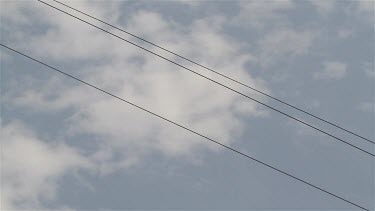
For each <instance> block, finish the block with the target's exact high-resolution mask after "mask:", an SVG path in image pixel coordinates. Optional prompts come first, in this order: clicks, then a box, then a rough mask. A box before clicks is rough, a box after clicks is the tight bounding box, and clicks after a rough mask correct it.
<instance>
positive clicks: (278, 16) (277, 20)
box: [233, 0, 294, 28]
mask: <svg viewBox="0 0 375 211" xmlns="http://www.w3.org/2000/svg"><path fill="white" fill-rule="evenodd" d="M239 7H240V12H239V14H238V15H236V16H235V17H234V18H233V24H240V25H241V26H242V27H245V28H246V27H256V28H264V27H268V26H269V25H270V24H271V25H272V26H273V25H279V24H285V21H286V19H285V17H284V14H283V13H284V12H285V11H288V10H291V9H293V8H294V3H293V1H290V0H283V1H239Z"/></svg>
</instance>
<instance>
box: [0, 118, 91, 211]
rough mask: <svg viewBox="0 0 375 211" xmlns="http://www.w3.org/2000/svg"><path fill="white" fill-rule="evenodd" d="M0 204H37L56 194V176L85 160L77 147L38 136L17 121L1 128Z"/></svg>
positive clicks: (12, 206)
mask: <svg viewBox="0 0 375 211" xmlns="http://www.w3.org/2000/svg"><path fill="white" fill-rule="evenodd" d="M1 147H2V156H1V158H2V160H1V163H2V166H1V170H2V177H3V178H2V181H3V183H2V185H3V186H2V187H1V193H2V203H3V204H2V205H1V206H2V208H3V209H4V210H5V209H30V208H38V207H39V206H40V203H41V201H42V200H53V199H54V198H55V194H56V189H57V186H58V180H59V178H61V177H62V176H63V175H65V174H67V173H68V172H69V173H72V171H74V170H77V169H80V168H88V167H89V166H90V162H88V161H87V160H86V159H85V158H84V157H83V156H82V155H80V154H79V153H78V152H77V151H76V150H74V149H72V148H70V147H68V146H66V145H64V144H57V143H56V142H54V141H53V140H49V141H45V140H41V139H39V138H38V137H36V136H35V134H33V132H32V131H30V130H28V129H26V128H25V127H24V126H23V125H21V124H19V123H11V124H7V125H5V126H3V127H2V128H1Z"/></svg>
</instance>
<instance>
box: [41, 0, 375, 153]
mask: <svg viewBox="0 0 375 211" xmlns="http://www.w3.org/2000/svg"><path fill="white" fill-rule="evenodd" d="M37 1H39V2H41V3H43V4H45V5H47V6H49V7H52V8H54V9H56V10H58V11H60V12H62V13H65V14H67V15H69V16H71V17H73V18H75V19H77V20H80V21H82V22H84V23H86V24H88V25H90V26H93V27H95V28H97V29H99V30H101V31H103V32H105V33H108V34H110V35H112V36H114V37H116V38H118V39H121V40H123V41H125V42H127V43H129V44H131V45H133V46H135V47H138V48H140V49H142V50H144V51H146V52H148V53H151V54H153V55H155V56H157V57H159V58H162V59H164V60H166V61H168V62H170V63H172V64H175V65H177V66H179V67H181V68H183V69H185V70H188V71H190V72H192V73H194V74H196V75H198V76H200V77H203V78H205V79H207V80H209V81H211V82H214V83H216V84H218V85H220V86H222V87H224V88H226V89H229V90H231V91H233V92H235V93H237V94H239V95H242V96H243V97H246V98H248V99H250V100H252V101H254V102H257V103H259V104H261V105H263V106H265V107H267V108H269V109H272V110H274V111H276V112H278V113H280V114H283V115H284V116H286V117H289V118H291V119H293V120H295V121H297V122H299V123H301V124H304V125H306V126H308V127H310V128H313V129H315V130H317V131H319V132H321V133H324V134H326V135H328V136H330V137H332V138H334V139H336V140H338V141H341V142H343V143H345V144H347V145H349V146H351V147H354V148H356V149H358V150H360V151H362V152H364V153H366V154H368V155H371V156H373V157H375V154H373V153H370V152H367V151H365V150H363V149H361V148H359V147H357V146H355V145H353V144H351V143H349V142H347V141H344V140H343V139H341V138H339V137H337V136H334V135H332V134H330V133H328V132H325V131H323V130H321V129H319V128H317V127H315V126H313V125H311V124H309V123H306V122H304V121H302V120H300V119H297V118H296V117H293V116H291V115H289V114H287V113H285V112H283V111H280V110H278V109H276V108H274V107H272V106H269V105H267V104H265V103H263V102H261V101H258V100H256V99H254V98H252V97H250V96H248V95H246V94H243V93H242V92H239V91H237V90H235V89H232V88H230V87H228V86H226V85H224V84H222V83H220V82H217V81H215V80H213V79H211V78H208V77H206V76H204V75H202V74H200V73H198V72H196V71H194V70H192V69H189V68H187V67H185V66H183V65H181V64H179V63H176V62H174V61H172V60H170V59H168V58H166V57H163V56H161V55H159V54H157V53H155V52H153V51H150V50H148V49H146V48H144V47H142V46H140V45H137V44H135V43H133V42H131V41H129V40H126V39H124V38H122V37H120V36H118V35H115V34H113V33H111V32H109V31H107V30H105V29H103V28H100V27H98V26H96V25H94V24H92V23H89V22H87V21H85V20H83V19H81V18H78V17H77V16H74V15H72V14H70V13H68V12H65V11H63V10H61V9H59V8H57V7H54V6H52V5H50V4H48V3H46V2H44V1H41V0H37Z"/></svg>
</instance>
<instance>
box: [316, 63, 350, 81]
mask: <svg viewBox="0 0 375 211" xmlns="http://www.w3.org/2000/svg"><path fill="white" fill-rule="evenodd" d="M346 73H347V65H346V64H344V63H342V62H325V63H324V64H323V69H321V70H319V71H317V72H315V73H314V78H315V79H324V80H330V79H335V80H338V79H342V78H344V77H345V75H346Z"/></svg>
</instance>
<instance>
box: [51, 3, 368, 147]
mask: <svg viewBox="0 0 375 211" xmlns="http://www.w3.org/2000/svg"><path fill="white" fill-rule="evenodd" d="M53 1H55V2H56V3H58V4H61V5H63V6H65V7H68V8H70V9H72V10H75V11H77V12H79V13H81V14H83V15H86V16H88V17H90V18H92V19H94V20H97V21H99V22H101V23H104V24H106V25H107V26H111V27H112V28H115V29H117V30H119V31H122V32H124V33H126V34H128V35H130V36H132V37H135V38H137V39H139V40H142V41H143V42H146V43H148V44H150V45H153V46H155V47H157V48H159V49H162V50H164V51H166V52H168V53H171V54H173V55H175V56H177V57H179V58H181V59H184V60H186V61H188V62H190V63H192V64H195V65H198V66H200V67H202V68H204V69H206V70H209V71H211V72H213V73H215V74H217V75H220V76H222V77H224V78H226V79H229V80H231V81H233V82H235V83H237V84H240V85H242V86H244V87H247V88H249V89H251V90H253V91H255V92H258V93H260V94H262V95H264V96H267V97H269V98H271V99H274V100H276V101H278V102H280V103H283V104H284V105H287V106H289V107H291V108H294V109H296V110H298V111H301V112H303V113H305V114H307V115H309V116H312V117H314V118H316V119H319V120H320V121H323V122H325V123H327V124H330V125H332V126H334V127H336V128H339V129H341V130H343V131H345V132H348V133H350V134H352V135H355V136H357V137H358V138H361V139H363V140H366V141H368V142H370V143H373V144H375V142H374V141H371V140H370V139H368V138H365V137H363V136H361V135H359V134H358V133H354V132H352V131H350V130H347V129H345V128H343V127H341V126H339V125H337V124H335V123H332V122H330V121H328V120H325V119H323V118H321V117H318V116H316V115H314V114H312V113H310V112H308V111H305V110H303V109H300V108H298V107H297V106H294V105H292V104H290V103H287V102H285V101H283V100H280V99H278V98H276V97H273V96H271V95H269V94H267V93H265V92H262V91H260V90H258V89H256V88H254V87H251V86H250V85H247V84H245V83H243V82H241V81H239V80H236V79H233V78H231V77H229V76H226V75H224V74H223V73H220V72H217V71H215V70H213V69H211V68H208V67H206V66H204V65H201V64H199V63H197V62H195V61H193V60H191V59H189V58H186V57H185V56H181V55H180V54H177V53H175V52H173V51H171V50H168V49H166V48H164V47H162V46H160V45H157V44H155V43H153V42H150V41H148V40H146V39H144V38H142V37H139V36H137V35H135V34H132V33H130V32H128V31H126V30H124V29H121V28H119V27H117V26H114V25H112V24H110V23H108V22H105V21H103V20H100V19H99V18H96V17H94V16H92V15H89V14H87V13H85V12H82V11H80V10H78V9H76V8H74V7H71V6H69V5H67V4H64V3H62V2H60V1H57V0H53Z"/></svg>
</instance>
